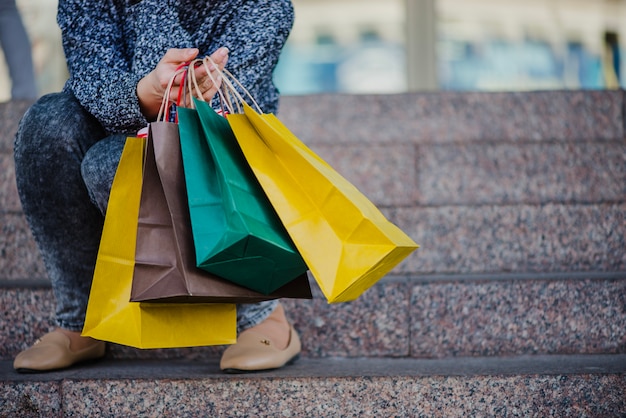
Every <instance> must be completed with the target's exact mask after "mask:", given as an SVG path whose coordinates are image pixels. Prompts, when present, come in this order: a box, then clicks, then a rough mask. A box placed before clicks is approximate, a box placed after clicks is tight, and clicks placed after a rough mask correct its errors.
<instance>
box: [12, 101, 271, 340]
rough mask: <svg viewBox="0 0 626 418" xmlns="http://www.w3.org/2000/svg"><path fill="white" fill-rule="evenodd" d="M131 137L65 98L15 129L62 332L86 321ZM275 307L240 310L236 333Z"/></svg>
mask: <svg viewBox="0 0 626 418" xmlns="http://www.w3.org/2000/svg"><path fill="white" fill-rule="evenodd" d="M129 134H130V135H134V134H135V133H134V132H130V133H129ZM126 136H127V135H126V134H119V135H107V133H106V132H105V130H104V128H103V127H102V126H101V125H100V123H99V122H98V121H97V120H96V119H95V118H94V117H93V116H92V115H90V114H89V113H88V112H87V111H86V110H85V109H84V108H83V107H82V106H81V105H80V103H79V102H78V100H77V99H76V98H75V97H74V96H73V95H72V94H71V93H67V92H62V93H53V94H48V95H46V96H43V97H41V98H40V99H39V100H38V101H37V102H36V103H35V104H34V105H33V106H32V107H31V108H30V109H29V110H28V111H27V112H26V114H25V115H24V117H23V118H22V120H21V121H20V124H19V127H18V131H17V135H16V137H15V173H16V179H17V188H18V192H19V196H20V199H21V202H22V208H23V211H24V214H25V215H26V219H27V221H28V223H29V225H30V228H31V231H32V233H33V236H34V238H35V241H36V242H37V245H38V246H39V249H40V251H41V254H42V256H43V260H44V263H45V266H46V270H47V273H48V276H49V278H50V281H51V284H52V289H53V291H54V295H55V298H56V305H57V306H56V320H57V324H58V325H59V326H60V327H62V328H65V329H69V330H72V331H80V330H82V327H83V323H84V321H85V311H86V309H87V301H88V299H89V291H90V288H91V280H92V277H93V272H94V266H95V262H96V257H97V254H98V246H99V244H100V236H101V234H102V226H103V223H104V215H103V214H104V213H105V212H106V206H107V202H108V198H109V192H110V190H111V184H112V183H113V177H114V176H115V170H116V169H117V164H118V162H119V159H120V156H121V155H122V150H123V148H124V141H125V138H126ZM277 303H278V302H277V301H267V302H261V303H255V304H242V305H238V307H237V328H238V331H242V330H244V329H246V328H249V327H252V326H254V325H256V324H258V323H259V322H261V321H263V320H264V319H265V318H266V317H267V316H268V315H269V314H270V313H271V312H272V311H273V310H274V308H275V307H276V304H277Z"/></svg>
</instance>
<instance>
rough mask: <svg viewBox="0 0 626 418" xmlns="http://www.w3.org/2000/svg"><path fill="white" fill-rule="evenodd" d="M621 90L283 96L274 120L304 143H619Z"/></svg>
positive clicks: (621, 123) (622, 127) (621, 127)
mask: <svg viewBox="0 0 626 418" xmlns="http://www.w3.org/2000/svg"><path fill="white" fill-rule="evenodd" d="M623 105H624V95H623V92H622V91H545V92H519V93H472V92H467V93H458V92H437V93H408V94H401V95H392V96H388V95H374V96H362V95H359V96H349V95H314V96H300V97H284V98H283V100H282V102H281V108H280V113H279V117H280V118H281V120H282V121H283V122H284V123H285V125H287V126H288V127H289V128H290V129H291V130H292V131H293V132H294V133H296V134H297V135H298V136H299V137H300V138H301V139H302V140H304V141H305V142H307V143H309V144H313V143H318V142H325V143H336V142H351V143H355V142H358V143H361V142H372V141H374V140H375V141H377V142H383V143H387V142H394V143H396V142H415V143H431V142H433V143H450V142H459V141H460V142H473V141H484V140H496V141H546V140H554V141H572V140H588V139H590V138H593V139H597V140H601V141H602V140H612V139H617V140H623V139H624V122H623V116H622V111H623Z"/></svg>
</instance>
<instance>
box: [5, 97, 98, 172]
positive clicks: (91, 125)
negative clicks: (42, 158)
mask: <svg viewBox="0 0 626 418" xmlns="http://www.w3.org/2000/svg"><path fill="white" fill-rule="evenodd" d="M104 136H105V132H104V129H103V128H102V126H101V125H100V123H99V122H98V121H97V120H96V119H95V118H94V117H93V116H92V115H91V114H89V113H88V112H87V111H86V110H85V109H84V108H83V107H82V106H81V105H80V103H79V102H78V100H77V99H76V98H75V97H74V95H73V94H71V93H66V92H61V93H51V94H47V95H45V96H42V97H41V98H40V99H39V100H37V102H35V103H34V104H33V105H32V106H31V107H30V109H28V110H27V111H26V113H25V114H24V116H23V117H22V120H21V121H20V123H19V126H18V129H17V133H16V135H15V144H14V148H15V158H16V160H19V159H20V158H22V157H28V156H29V155H30V154H31V153H33V152H36V153H39V154H41V153H46V154H48V155H55V154H57V153H59V152H61V153H67V152H70V153H73V152H74V153H83V154H84V152H85V151H86V150H87V149H88V148H89V147H90V146H91V144H93V143H94V142H95V141H97V140H98V139H100V138H102V137H104Z"/></svg>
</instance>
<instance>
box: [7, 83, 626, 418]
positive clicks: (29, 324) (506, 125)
mask: <svg viewBox="0 0 626 418" xmlns="http://www.w3.org/2000/svg"><path fill="white" fill-rule="evenodd" d="M625 105H626V103H625V97H624V92H622V91H569V92H560V91H556V92H526V93H443V92H442V93H410V94H403V95H382V96H350V95H319V96H302V97H284V98H283V101H282V105H281V113H280V117H281V119H282V120H283V121H284V122H285V124H286V125H287V126H289V127H291V128H292V130H293V131H294V132H295V133H296V134H297V135H298V136H299V137H300V138H301V139H303V140H304V141H305V142H306V143H307V144H309V145H310V146H311V148H313V149H314V150H315V151H316V152H318V153H319V154H320V155H321V156H322V157H323V158H325V159H326V160H327V161H328V162H329V163H330V164H331V165H333V166H334V167H335V168H336V169H337V170H338V171H340V172H341V173H343V174H344V175H345V176H346V177H347V178H348V179H349V180H351V181H352V182H353V183H354V184H355V185H357V186H358V187H359V188H360V189H361V190H362V191H363V192H364V193H365V194H366V195H367V196H368V197H370V199H372V200H373V201H374V202H375V203H376V204H377V205H378V206H379V207H380V208H381V209H382V210H383V212H384V213H385V214H386V215H387V216H388V217H389V219H390V220H392V221H393V222H394V223H396V224H397V225H399V226H400V227H401V228H402V229H404V230H405V231H406V232H407V233H408V234H409V235H411V236H412V237H413V238H414V239H415V240H416V241H417V242H418V243H419V244H421V248H420V249H419V250H417V251H416V252H415V253H414V254H413V255H411V256H410V257H409V258H408V259H407V260H405V261H404V262H403V263H402V264H401V265H400V266H398V267H397V268H396V269H395V270H394V271H393V272H392V274H390V275H389V276H387V277H385V278H384V279H382V280H381V281H380V282H379V283H378V284H377V285H375V286H374V287H373V288H371V289H370V290H368V291H367V292H366V293H365V294H364V295H363V296H362V297H361V298H359V299H358V300H357V301H355V302H352V303H347V304H339V305H329V304H327V303H326V302H325V300H324V299H323V298H322V295H321V292H320V291H319V290H318V289H317V288H314V294H315V298H314V299H313V300H312V301H303V300H286V301H285V305H286V306H287V308H288V312H289V314H290V316H291V318H292V320H293V322H294V323H295V325H296V327H297V328H298V329H299V330H300V332H301V335H302V339H303V345H304V351H303V355H302V358H301V359H300V360H299V361H298V362H297V363H296V364H295V365H293V366H291V367H288V368H285V369H282V370H278V371H274V372H271V373H269V372H268V373H259V374H250V375H223V374H221V373H220V372H219V368H218V359H219V355H220V353H221V350H222V349H223V347H208V348H207V347H204V348H189V349H175V350H146V351H144V350H137V349H131V348H128V347H122V346H118V345H111V346H110V349H109V353H108V355H107V358H106V359H105V360H104V361H102V362H99V363H96V364H93V365H86V366H84V367H80V368H73V369H71V370H68V371H63V372H55V373H47V374H41V375H19V374H17V373H14V372H13V370H12V367H11V362H12V357H13V356H14V355H15V354H16V353H17V352H19V351H20V350H21V349H23V348H25V347H27V346H28V345H30V344H31V343H32V342H33V340H34V339H36V338H37V337H38V336H39V335H41V334H42V333H44V332H46V331H47V330H48V329H50V328H51V327H52V316H51V314H52V312H53V308H54V299H53V296H52V293H51V290H50V287H49V285H48V282H47V279H46V277H45V271H44V268H43V265H42V263H41V260H40V257H39V255H38V253H37V250H36V247H35V245H34V243H33V241H32V237H31V235H30V232H29V230H28V227H27V225H26V223H25V220H24V217H23V215H22V213H21V210H20V205H19V200H18V198H17V192H16V191H15V185H14V175H13V160H12V154H11V153H12V138H13V134H14V132H15V129H16V125H17V122H18V120H19V117H20V116H21V114H22V113H23V112H24V110H25V109H26V108H27V106H28V103H19V102H18V103H15V102H13V103H6V104H0V231H1V233H0V286H1V287H2V291H1V292H0V315H1V317H0V360H1V361H0V417H5V416H6V417H16V416H19V417H22V416H24V417H31V416H33V417H35V416H42V417H61V416H110V417H117V416H120V417H121V416H124V417H126V416H141V417H205V416H206V417H209V416H250V417H257V416H269V417H276V416H284V417H301V416H307V417H308V416H311V417H318V416H324V417H325V416H377V417H378V416H403V417H404V416H407V417H408V416H410V417H413V416H416V417H422V416H423V417H431V416H446V417H454V416H462V415H469V416H505V417H510V416H524V417H526V416H537V417H546V416H555V417H562V416H574V417H620V416H621V417H623V416H626V239H625V233H626V219H625V218H626V217H625V214H626V140H625V132H624V128H625V123H626V120H625V118H624V109H625V107H624V106H625Z"/></svg>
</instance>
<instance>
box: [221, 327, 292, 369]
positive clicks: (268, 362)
mask: <svg viewBox="0 0 626 418" xmlns="http://www.w3.org/2000/svg"><path fill="white" fill-rule="evenodd" d="M301 350H302V345H301V342H300V337H299V336H298V333H297V332H296V330H295V329H294V328H293V326H291V325H289V343H288V344H287V348H285V349H284V350H279V349H277V348H276V347H275V345H274V343H273V342H272V339H271V338H270V337H268V336H266V335H263V334H260V333H258V332H255V331H254V330H252V329H250V330H246V331H244V332H242V333H241V335H240V336H239V338H237V343H236V344H234V345H231V346H230V347H228V348H227V349H226V351H224V354H223V355H222V360H221V361H220V369H222V370H223V371H224V372H226V373H246V372H257V371H262V370H270V369H278V368H280V367H283V366H285V365H287V364H291V363H293V362H294V361H296V360H297V358H298V356H299V355H300V351H301Z"/></svg>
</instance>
